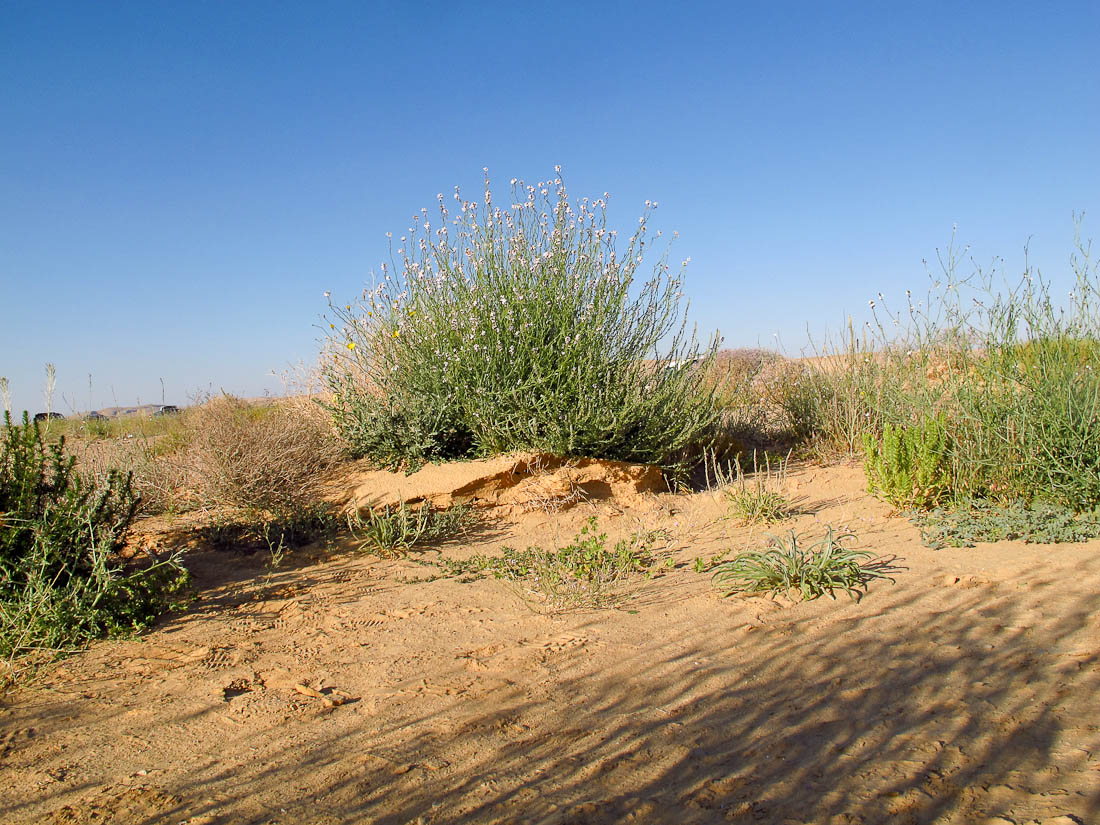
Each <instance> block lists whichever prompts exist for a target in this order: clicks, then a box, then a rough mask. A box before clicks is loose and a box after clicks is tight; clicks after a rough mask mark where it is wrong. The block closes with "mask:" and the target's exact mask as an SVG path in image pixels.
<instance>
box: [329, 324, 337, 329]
mask: <svg viewBox="0 0 1100 825" xmlns="http://www.w3.org/2000/svg"><path fill="white" fill-rule="evenodd" d="M328 328H329V329H336V324H329V325H328Z"/></svg>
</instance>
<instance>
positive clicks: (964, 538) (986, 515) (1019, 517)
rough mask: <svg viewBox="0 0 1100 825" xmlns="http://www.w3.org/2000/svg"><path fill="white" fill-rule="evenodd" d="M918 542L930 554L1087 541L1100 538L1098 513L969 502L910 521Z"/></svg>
mask: <svg viewBox="0 0 1100 825" xmlns="http://www.w3.org/2000/svg"><path fill="white" fill-rule="evenodd" d="M913 523H914V524H916V525H917V526H918V527H920V531H921V540H922V541H923V542H924V543H925V544H926V545H927V546H928V547H931V548H932V549H934V550H939V549H942V548H944V547H973V546H974V544H975V542H979V541H982V542H993V541H1006V540H1011V539H1018V540H1020V541H1024V542H1027V543H1029V544H1057V543H1061V542H1077V541H1088V540H1089V539H1092V538H1096V537H1097V536H1100V510H1093V511H1092V512H1088V513H1077V512H1075V511H1074V510H1072V509H1070V508H1068V507H1065V506H1064V505H1059V504H1055V503H1052V502H1033V503H1031V504H1028V503H1026V502H1020V501H1016V502H1012V503H1010V504H997V503H995V502H990V501H973V502H969V503H968V504H966V505H964V506H960V507H948V508H937V509H935V510H932V511H931V512H928V513H920V514H918V515H916V516H914V518H913Z"/></svg>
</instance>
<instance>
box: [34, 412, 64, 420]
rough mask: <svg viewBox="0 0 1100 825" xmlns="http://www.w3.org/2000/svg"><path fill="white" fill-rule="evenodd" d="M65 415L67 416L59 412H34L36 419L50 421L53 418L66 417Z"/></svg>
mask: <svg viewBox="0 0 1100 825" xmlns="http://www.w3.org/2000/svg"><path fill="white" fill-rule="evenodd" d="M64 417H65V416H63V415H62V414H61V413H59V412H48V413H35V414H34V420H35V421H48V420H49V419H51V418H64Z"/></svg>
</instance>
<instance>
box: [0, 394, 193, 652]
mask: <svg viewBox="0 0 1100 825" xmlns="http://www.w3.org/2000/svg"><path fill="white" fill-rule="evenodd" d="M4 424H5V426H4V431H3V440H2V441H0V655H2V656H4V657H7V658H9V659H10V658H12V657H15V656H18V655H20V654H23V653H27V652H31V651H37V652H49V651H62V650H69V649H72V648H75V647H79V646H80V645H81V644H83V643H84V642H86V641H87V640H89V639H92V638H95V637H97V636H102V635H115V634H120V633H127V632H131V631H134V630H138V629H141V628H143V627H145V626H146V625H147V624H148V623H149V622H151V621H152V620H153V619H154V618H155V617H156V616H157V615H159V614H160V613H161V612H163V611H164V610H165V609H167V608H168V607H169V606H171V604H173V601H174V594H176V593H177V591H178V590H179V589H180V588H181V587H182V586H183V585H184V583H185V582H186V578H187V576H186V571H185V570H184V569H183V567H182V566H181V564H180V562H179V558H178V556H170V557H167V558H162V559H153V560H152V561H150V562H148V563H145V564H137V563H135V562H133V561H132V560H125V559H123V558H122V557H121V556H120V553H119V551H120V549H121V548H122V546H123V543H124V541H125V538H126V535H127V532H128V530H129V528H130V524H131V522H132V520H133V518H134V514H135V513H136V511H137V507H138V497H137V496H136V495H135V494H134V491H133V487H132V482H131V477H130V476H129V475H122V474H121V473H119V472H117V471H111V472H109V473H107V475H106V477H105V480H104V481H103V482H102V483H100V484H93V483H90V482H87V481H85V480H84V479H83V478H82V477H81V476H80V475H79V474H78V473H77V472H76V469H75V466H74V465H75V459H74V458H73V457H72V456H69V455H67V454H66V452H65V442H64V438H62V439H60V440H59V441H58V442H57V443H55V444H53V445H49V446H47V445H46V444H45V443H44V441H43V437H42V433H41V431H40V430H39V427H38V425H37V424H36V423H34V422H31V421H30V420H29V419H28V417H27V415H26V414H24V416H23V422H22V424H21V425H17V424H13V423H12V421H11V417H10V415H7V414H5V418H4Z"/></svg>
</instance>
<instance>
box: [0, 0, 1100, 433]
mask: <svg viewBox="0 0 1100 825" xmlns="http://www.w3.org/2000/svg"><path fill="white" fill-rule="evenodd" d="M1098 47H1100V4H1096V3H1095V2H1082V3H1069V2H1066V3H1049V4H1037V3H1034V2H1027V3H1012V2H997V3H968V4H958V3H942V4H941V3H865V4H856V3H783V2H760V3H739V2H719V3H702V2H701V3H691V2H681V3H645V2H630V3H588V2H553V3H539V2H522V3H517V2H501V3H493V2H481V3H475V2H471V3H454V2H421V3H367V2H354V3H336V2H310V3H304V2H303V3H289V2H286V3H275V2H256V3H246V2H205V3H202V2H187V3H180V2H156V1H155V0H141V2H109V3H87V2H77V3H53V2H45V0H42V1H38V0H35V1H31V0H27V2H13V1H12V0H5V1H4V2H0V310H2V313H0V375H3V376H7V377H8V378H9V380H10V382H11V387H12V397H13V406H14V407H15V408H16V409H17V410H21V409H23V408H29V409H30V410H31V411H32V412H33V411H35V410H38V409H42V408H43V401H42V386H43V383H44V371H43V365H44V364H45V363H46V362H48V361H49V362H52V363H54V364H56V366H57V374H58V382H57V396H56V398H55V402H54V406H55V408H58V409H60V410H61V411H63V412H68V411H69V409H68V406H69V405H68V404H67V403H66V402H64V401H62V400H61V396H62V395H64V396H65V397H66V398H67V399H69V401H70V402H71V404H72V405H73V406H75V407H76V408H77V409H85V408H87V407H88V403H89V401H88V396H89V391H88V376H89V374H90V375H91V376H92V393H91V394H92V399H91V403H92V404H93V406H96V407H100V406H106V405H110V404H112V403H113V401H114V400H115V399H117V401H118V402H119V403H133V402H135V401H138V400H141V401H152V402H158V401H159V400H160V397H161V379H163V380H164V384H165V387H166V393H167V400H168V401H169V403H172V402H176V403H183V402H186V400H187V397H188V396H190V395H193V394H194V393H195V392H197V391H200V390H215V391H216V390H219V389H225V390H227V391H230V392H235V393H240V394H244V395H258V394H262V393H263V392H264V391H265V390H271V391H281V384H280V382H279V381H277V380H276V379H275V378H273V377H271V376H270V373H271V372H272V371H276V372H278V371H281V370H283V369H285V368H287V367H288V366H290V365H292V364H294V363H296V362H298V361H299V360H302V361H305V362H310V361H312V360H313V359H314V358H315V357H316V354H317V352H318V349H319V344H318V338H319V334H320V333H319V329H318V326H317V325H318V324H319V318H320V314H321V313H322V312H323V311H324V309H325V302H324V299H323V297H322V293H323V291H324V290H326V289H328V290H332V293H333V296H334V298H339V297H341V296H345V295H346V296H348V297H349V298H350V297H352V296H353V295H354V294H355V293H356V292H357V291H358V290H359V289H360V288H361V287H362V285H363V284H364V283H365V282H366V281H367V279H368V278H369V274H370V271H371V270H372V269H373V268H375V267H376V266H377V263H378V262H379V261H380V260H382V259H383V258H384V257H385V256H386V251H387V246H386V238H385V233H386V232H387V231H391V230H392V231H394V232H399V231H401V230H403V229H404V228H405V227H407V225H408V221H409V217H410V216H411V214H412V213H413V212H414V211H416V210H417V209H419V208H420V207H421V206H427V207H429V208H431V207H432V205H433V204H434V202H435V200H434V199H435V194H436V193H437V192H441V191H442V192H448V191H450V190H451V188H452V187H453V186H454V185H456V184H459V185H461V186H463V188H464V189H465V190H466V191H467V192H469V193H471V194H472V193H474V192H476V190H477V187H478V185H479V180H480V177H481V169H482V167H484V166H487V167H489V169H490V172H491V174H492V176H493V178H494V180H495V181H497V182H498V184H499V185H500V186H502V187H503V186H504V185H505V184H506V182H507V181H508V180H509V179H510V178H512V177H522V178H526V179H529V180H532V181H536V180H542V179H544V178H546V177H548V176H550V175H551V174H552V172H553V168H554V165H555V164H561V165H562V167H563V173H564V176H565V180H566V183H567V184H568V186H569V189H570V192H571V194H572V195H573V196H575V197H581V196H585V195H587V196H598V195H602V193H603V192H605V191H606V192H610V193H611V212H610V215H611V221H612V223H613V224H614V225H615V226H618V227H620V228H622V229H623V230H629V229H630V227H631V226H632V225H635V224H636V219H637V215H638V214H639V213H640V210H641V208H642V205H643V202H644V201H645V199H647V198H651V199H656V200H658V201H659V202H660V204H661V207H660V209H659V210H657V212H656V214H655V216H654V218H653V220H652V222H651V225H652V227H653V228H662V229H664V230H665V231H666V233H671V230H674V229H675V230H678V231H679V233H680V237H679V239H678V240H677V242H676V246H675V251H674V253H673V257H674V258H675V259H677V260H678V259H680V258H682V257H687V256H689V255H690V256H691V258H692V264H691V266H690V267H689V270H688V275H687V287H686V291H687V293H688V295H689V297H690V298H691V300H692V310H691V312H692V318H693V319H694V320H695V321H697V322H698V324H699V327H700V329H701V330H702V331H712V330H715V329H717V330H720V331H721V333H722V334H723V336H724V337H725V342H726V345H728V346H753V345H756V344H763V345H771V344H773V343H774V341H775V337H774V336H775V335H776V334H777V333H778V334H779V335H780V338H781V340H782V342H783V344H784V345H785V348H786V350H787V351H788V352H792V353H797V352H798V351H799V350H800V349H801V348H802V347H803V346H805V345H806V342H807V341H806V330H807V325H809V328H810V329H811V330H812V331H813V333H814V334H815V335H817V336H820V335H822V334H824V333H825V332H826V331H827V330H834V331H835V330H837V329H839V328H840V327H841V326H842V324H843V323H844V319H845V317H846V315H847V314H849V313H851V314H854V315H855V316H856V319H857V322H859V321H860V320H862V319H863V318H865V317H866V311H867V300H868V299H869V298H873V297H875V295H876V294H877V293H878V292H880V291H881V292H883V293H885V294H887V296H901V295H902V294H903V293H904V290H905V289H906V288H912V289H914V291H917V290H921V289H922V288H923V287H924V286H925V284H926V275H925V269H924V267H923V265H922V263H921V261H922V259H925V258H928V259H934V257H935V251H936V248H937V247H942V246H943V245H945V244H946V242H947V241H948V239H949V238H950V235H951V230H952V225H953V224H958V227H959V230H958V231H959V238H960V239H961V241H962V242H964V243H970V244H971V245H972V248H973V251H974V252H975V254H976V255H977V257H978V258H979V260H981V261H982V262H983V263H984V262H988V261H989V260H990V259H992V258H993V257H994V256H1002V257H1003V258H1004V259H1005V263H1006V266H1007V268H1008V270H1009V271H1010V272H1017V271H1018V270H1019V269H1020V267H1021V266H1022V260H1023V255H1022V250H1023V246H1024V244H1025V243H1026V242H1028V240H1029V239H1030V244H1031V257H1032V261H1033V263H1037V264H1038V265H1039V266H1040V267H1041V269H1042V270H1043V272H1044V274H1046V275H1047V276H1049V277H1051V278H1052V279H1053V280H1054V281H1055V285H1056V288H1061V287H1062V286H1064V288H1065V289H1068V280H1067V278H1068V265H1067V262H1068V258H1069V254H1070V252H1071V251H1072V241H1073V220H1072V215H1073V213H1074V212H1081V211H1085V212H1091V214H1089V215H1088V216H1087V217H1086V219H1085V224H1084V234H1085V235H1087V236H1088V235H1092V236H1100V202H1098V197H1100V80H1098V78H1100V57H1098V55H1100V48H1098ZM1063 291H1064V290H1063Z"/></svg>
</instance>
